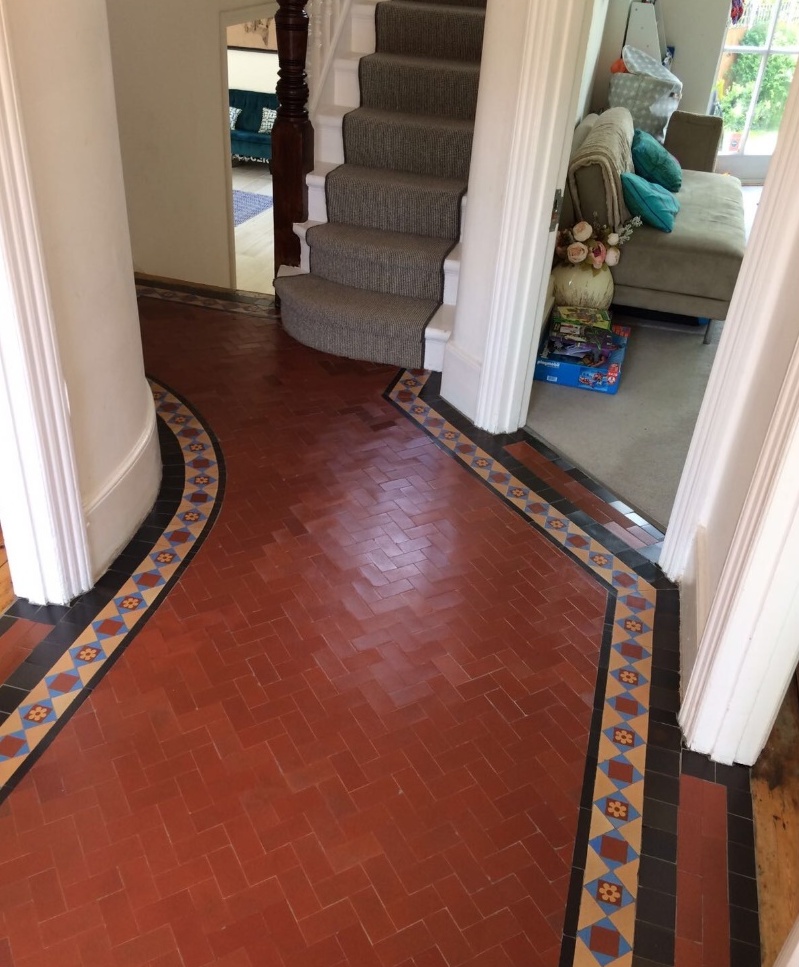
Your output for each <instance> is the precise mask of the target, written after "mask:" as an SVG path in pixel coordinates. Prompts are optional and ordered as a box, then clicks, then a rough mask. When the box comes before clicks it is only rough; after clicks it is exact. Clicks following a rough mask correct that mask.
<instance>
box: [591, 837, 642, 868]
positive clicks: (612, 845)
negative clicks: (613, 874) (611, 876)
mask: <svg viewBox="0 0 799 967" xmlns="http://www.w3.org/2000/svg"><path fill="white" fill-rule="evenodd" d="M588 845H589V846H590V847H591V848H592V849H593V850H594V852H595V853H597V854H598V855H599V856H601V857H602V862H603V863H604V864H605V865H606V866H607V867H608V869H610V870H615V869H618V868H619V867H620V866H624V865H625V864H626V863H630V862H631V861H632V860H634V859H635V858H636V857H637V855H638V854H637V853H636V852H635V850H634V849H633V848H632V846H630V844H629V843H628V842H627V840H626V839H624V837H623V836H622V835H621V834H620V833H618V832H616V830H611V831H610V832H608V833H600V834H599V836H595V837H594V838H593V839H591V840H589V841H588Z"/></svg>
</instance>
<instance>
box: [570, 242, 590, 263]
mask: <svg viewBox="0 0 799 967" xmlns="http://www.w3.org/2000/svg"><path fill="white" fill-rule="evenodd" d="M587 257H588V248H587V247H586V246H585V245H583V243H582V242H572V244H571V245H570V246H569V247H568V248H567V249H566V258H567V259H568V260H569V261H570V262H571V263H572V265H578V264H579V263H580V262H585V260H586V258H587Z"/></svg>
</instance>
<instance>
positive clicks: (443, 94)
mask: <svg viewBox="0 0 799 967" xmlns="http://www.w3.org/2000/svg"><path fill="white" fill-rule="evenodd" d="M479 78H480V65H479V64H473V63H469V62H468V61H459V60H450V61H446V60H441V61H431V60H430V59H429V58H427V57H407V56H405V55H404V54H368V55H367V56H366V57H362V58H361V64H360V81H361V107H368V108H374V109H375V110H378V111H398V112H400V113H403V114H427V115H429V116H431V117H449V118H462V119H465V120H471V119H472V118H473V117H474V112H475V108H476V106H477V84H478V81H479Z"/></svg>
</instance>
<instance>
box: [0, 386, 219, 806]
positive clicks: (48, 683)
mask: <svg viewBox="0 0 799 967" xmlns="http://www.w3.org/2000/svg"><path fill="white" fill-rule="evenodd" d="M151 385H152V390H153V399H154V401H155V405H156V412H157V413H158V415H159V417H160V418H161V419H162V420H164V422H165V423H166V424H167V425H168V426H169V428H170V429H171V430H172V432H173V433H174V434H175V435H176V437H177V438H178V440H179V441H180V442H181V449H182V452H183V455H184V458H185V461H186V466H185V477H184V481H185V483H184V490H183V495H182V498H181V500H180V504H179V506H178V508H177V511H176V513H175V516H174V517H173V519H172V521H171V522H170V523H169V525H168V526H167V527H166V528H165V530H164V534H163V536H162V537H161V538H159V540H158V541H157V542H156V544H155V545H154V547H153V548H152V549H151V550H150V551H149V552H148V553H147V555H146V556H145V557H144V559H143V560H142V561H141V563H140V564H139V565H138V566H137V567H136V568H134V569H133V573H132V576H131V577H130V578H129V579H128V580H127V581H126V582H125V583H124V584H123V585H122V587H121V588H120V590H119V592H118V593H117V594H116V595H115V596H114V598H113V599H112V600H111V601H109V603H108V604H107V605H106V606H105V607H104V608H103V609H102V610H101V611H100V613H99V614H97V615H96V617H94V618H93V619H92V620H91V621H90V622H89V623H88V624H87V626H86V627H85V628H84V629H83V630H82V631H81V632H80V634H79V635H78V636H77V638H76V639H75V641H74V643H73V644H72V645H71V646H70V647H69V648H68V649H67V650H66V651H65V652H64V654H63V655H61V657H60V658H59V659H58V660H57V661H56V662H55V664H54V665H53V666H52V667H51V668H50V669H48V670H44V674H43V676H42V679H41V681H40V682H39V683H38V684H37V685H35V686H34V687H33V688H32V689H31V690H30V692H29V693H28V695H27V696H26V699H25V701H24V703H23V704H22V705H20V706H19V707H18V708H17V709H16V710H14V711H13V712H11V714H10V715H9V716H8V718H7V719H6V720H5V721H4V722H3V723H2V724H0V798H2V797H3V796H4V795H7V794H8V792H9V791H10V789H11V785H10V784H12V785H13V781H14V780H15V778H18V777H19V775H21V770H23V769H24V768H26V766H28V765H30V764H31V761H32V759H31V757H32V756H33V755H34V754H35V750H36V748H37V746H39V745H40V744H41V743H42V742H43V741H44V740H45V739H46V738H47V737H48V736H49V734H50V733H51V732H52V731H53V730H54V729H58V728H60V727H61V726H62V725H63V724H64V722H65V720H66V718H68V716H69V714H70V712H71V710H73V709H74V708H75V707H77V703H78V702H79V701H80V700H82V699H83V698H85V696H86V694H87V693H88V692H89V691H90V690H91V688H92V687H93V686H94V685H95V684H97V682H98V681H99V680H100V678H101V677H102V675H103V674H104V673H105V672H106V671H107V669H108V665H109V660H110V659H111V658H113V656H114V655H115V653H117V652H118V651H119V649H120V648H123V647H125V646H127V645H128V644H129V643H130V641H131V637H132V636H131V632H133V631H135V629H136V627H137V626H138V625H139V624H140V623H141V621H142V620H143V619H144V618H145V617H146V616H147V615H148V613H151V612H152V610H153V608H154V606H156V605H157V603H158V602H159V600H160V598H161V596H162V595H163V594H164V593H165V592H166V591H167V590H168V589H169V586H170V582H171V581H172V579H173V578H174V577H175V576H176V574H177V572H178V570H179V568H180V566H181V564H183V563H184V562H185V561H186V559H187V557H188V555H189V554H190V553H191V551H192V550H193V549H195V548H196V547H197V544H198V541H199V540H200V539H201V538H202V537H204V536H205V532H206V531H207V529H208V527H209V524H210V523H211V522H212V520H213V518H214V514H213V510H214V507H215V506H216V504H217V503H218V487H219V479H220V470H221V468H220V463H219V458H218V456H217V452H216V449H215V446H214V443H213V441H212V439H211V436H210V434H209V432H208V430H207V429H206V428H205V426H203V424H202V423H201V422H200V420H199V418H198V417H197V416H196V415H195V414H194V413H193V412H192V410H191V409H190V408H189V407H188V406H187V405H186V404H185V403H183V402H182V401H181V400H179V399H178V398H177V397H175V396H174V395H173V394H172V393H170V392H169V391H168V390H167V389H165V388H164V387H162V386H160V385H158V384H157V383H151ZM198 454H202V465H201V466H200V467H199V470H200V471H201V472H198V466H197V459H198V456H197V455H198ZM199 507H201V508H202V509H201V510H200V509H198V508H199ZM29 760H30V761H29Z"/></svg>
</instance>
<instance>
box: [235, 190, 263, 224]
mask: <svg viewBox="0 0 799 967" xmlns="http://www.w3.org/2000/svg"><path fill="white" fill-rule="evenodd" d="M271 207H272V196H271V195H258V194H256V193H255V192H252V191H239V190H238V189H237V188H234V189H233V224H234V225H241V224H242V223H243V222H246V221H249V220H250V219H251V218H255V216H256V215H260V214H261V212H266V211H269V209H270V208H271Z"/></svg>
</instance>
